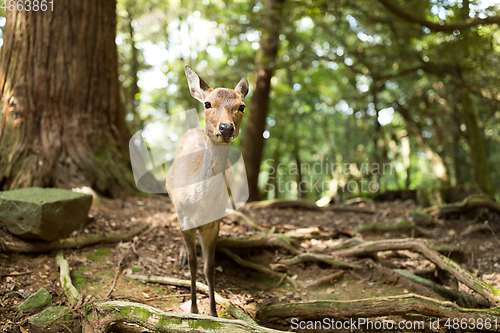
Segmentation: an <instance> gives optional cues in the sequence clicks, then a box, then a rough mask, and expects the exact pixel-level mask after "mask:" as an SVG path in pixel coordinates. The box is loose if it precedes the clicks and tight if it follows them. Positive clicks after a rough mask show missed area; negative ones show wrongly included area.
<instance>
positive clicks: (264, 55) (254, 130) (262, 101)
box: [243, 0, 285, 201]
mask: <svg viewBox="0 0 500 333" xmlns="http://www.w3.org/2000/svg"><path fill="white" fill-rule="evenodd" d="M284 2H285V0H266V3H265V9H266V14H265V17H264V22H263V26H262V29H261V31H262V39H261V48H260V50H259V54H258V56H257V72H256V73H255V76H254V79H253V82H254V86H253V95H252V100H251V102H250V112H249V113H248V118H247V128H246V131H245V138H244V140H243V159H244V161H245V166H246V172H247V176H248V189H249V194H250V197H249V201H256V200H259V198H260V195H259V187H258V181H259V171H260V163H261V161H262V152H263V150H264V137H263V136H262V134H263V133H264V130H265V128H266V117H267V113H268V109H269V93H270V92H271V78H272V77H273V75H274V68H275V60H276V55H277V54H278V44H279V31H280V24H279V23H280V20H282V13H283V4H284Z"/></svg>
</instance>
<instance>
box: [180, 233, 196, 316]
mask: <svg viewBox="0 0 500 333" xmlns="http://www.w3.org/2000/svg"><path fill="white" fill-rule="evenodd" d="M182 238H183V239H184V244H185V246H186V252H187V255H188V263H189V271H190V272H191V313H198V305H197V304H196V275H197V271H198V258H197V257H196V229H189V230H186V231H183V232H182Z"/></svg>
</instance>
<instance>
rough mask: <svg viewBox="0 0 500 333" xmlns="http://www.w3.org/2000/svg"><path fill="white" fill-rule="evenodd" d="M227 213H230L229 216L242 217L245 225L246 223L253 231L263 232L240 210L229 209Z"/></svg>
mask: <svg viewBox="0 0 500 333" xmlns="http://www.w3.org/2000/svg"><path fill="white" fill-rule="evenodd" d="M226 211H227V212H228V213H229V215H234V216H238V217H241V219H242V220H243V223H245V224H246V225H248V226H249V227H251V228H252V229H253V230H257V231H259V230H262V228H261V227H259V226H258V225H257V224H256V223H255V222H254V221H252V220H251V219H250V218H249V217H248V216H246V215H245V214H243V213H242V212H240V211H239V210H232V209H227V210H226Z"/></svg>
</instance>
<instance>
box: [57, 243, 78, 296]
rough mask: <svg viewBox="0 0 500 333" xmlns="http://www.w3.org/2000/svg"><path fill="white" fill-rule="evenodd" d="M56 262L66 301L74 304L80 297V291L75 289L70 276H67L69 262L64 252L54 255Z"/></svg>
mask: <svg viewBox="0 0 500 333" xmlns="http://www.w3.org/2000/svg"><path fill="white" fill-rule="evenodd" d="M56 263H57V266H59V269H60V274H59V276H60V279H61V287H62V288H63V290H64V293H65V294H66V296H67V297H68V301H69V303H70V304H71V305H73V304H76V302H78V300H79V299H80V293H79V292H78V290H76V288H75V286H74V285H73V283H72V282H71V277H70V276H69V264H68V261H67V260H66V259H64V253H62V252H59V253H58V254H57V256H56Z"/></svg>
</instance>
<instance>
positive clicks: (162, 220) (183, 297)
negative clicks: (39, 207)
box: [0, 196, 500, 333]
mask: <svg viewBox="0 0 500 333" xmlns="http://www.w3.org/2000/svg"><path fill="white" fill-rule="evenodd" d="M353 207H359V208H366V209H370V210H375V211H376V213H375V214H366V213H361V212H334V211H321V212H318V211H309V210H304V209H295V208H286V209H274V208H249V207H246V208H244V209H242V210H241V211H242V212H243V213H245V214H246V215H247V216H248V217H250V218H251V219H252V220H253V221H254V222H256V223H258V224H260V225H261V226H262V227H263V230H264V231H265V232H269V231H270V230H271V228H272V227H274V228H275V232H284V231H289V230H294V229H297V228H307V227H319V228H320V229H321V231H322V232H324V234H327V235H329V236H328V237H323V238H321V239H314V238H313V239H308V240H303V241H302V243H301V244H300V249H302V250H307V251H309V252H314V253H323V254H329V253H331V252H332V248H333V247H335V245H336V244H338V243H339V242H340V241H342V240H346V239H348V238H351V237H353V236H354V229H355V228H356V227H358V226H360V225H364V224H366V223H371V222H384V223H397V222H401V221H411V220H412V217H411V215H412V213H413V211H414V210H415V209H416V208H417V206H416V205H415V203H414V202H413V201H405V202H403V201H396V202H382V203H373V202H368V203H366V202H362V203H359V204H355V205H353ZM90 214H91V217H92V219H91V221H90V223H89V224H87V225H85V226H84V227H82V228H81V229H80V230H78V231H75V232H74V233H73V234H72V236H77V235H84V234H94V233H100V232H106V233H124V232H127V231H129V230H131V229H132V228H133V227H134V226H137V225H140V224H142V223H148V224H150V225H151V226H152V229H150V231H147V232H145V233H144V234H142V235H141V236H139V237H136V238H135V239H134V240H133V241H131V242H125V243H119V244H111V245H110V244H101V245H96V246H91V247H85V248H81V249H72V250H65V251H64V253H65V257H66V258H67V259H68V261H69V264H70V268H71V277H72V280H73V283H74V284H75V286H76V288H77V289H78V290H79V291H80V292H82V293H84V294H85V295H93V296H95V297H97V298H105V297H106V295H107V294H108V292H109V289H110V288H111V286H112V282H113V278H114V276H115V274H116V272H117V266H118V263H119V262H120V269H119V273H120V274H119V275H118V279H117V281H116V286H115V288H114V290H113V293H112V296H111V298H112V299H129V300H131V301H135V302H143V303H146V304H148V305H151V306H154V307H156V308H158V309H161V310H163V311H167V312H188V309H189V295H188V294H189V288H184V287H173V286H166V285H159V284H144V283H141V282H138V281H135V280H131V279H129V278H127V277H125V274H126V273H137V274H145V275H148V274H149V275H160V276H168V277H176V278H180V279H189V268H188V267H187V266H185V267H179V266H177V264H176V261H177V259H178V253H179V250H180V247H181V243H182V240H181V235H180V229H179V226H178V224H177V222H176V221H173V222H170V221H171V220H172V219H171V218H172V216H173V214H174V210H173V207H172V204H171V203H170V201H169V199H168V198H167V197H165V196H152V197H141V198H139V197H138V198H129V199H126V200H106V199H101V198H99V199H95V200H94V204H93V206H92V208H91V212H90ZM485 221H487V222H488V225H489V226H490V227H489V228H488V229H487V230H483V231H480V232H476V233H463V232H464V231H465V230H466V229H467V227H469V226H471V225H474V224H478V223H485ZM438 222H439V223H438V224H437V225H436V226H434V227H426V228H424V229H425V230H426V231H427V232H428V234H427V235H426V236H425V237H424V238H427V239H428V240H429V242H430V243H431V244H432V245H434V246H438V245H450V244H452V245H455V246H456V249H457V250H459V251H458V252H457V253H459V254H461V255H460V256H459V257H456V258H453V259H456V260H457V261H459V263H460V264H461V265H462V266H463V267H465V268H466V269H467V270H469V271H470V272H472V273H473V274H474V275H476V276H478V277H480V278H482V279H483V280H484V281H486V282H487V283H489V284H491V285H493V286H495V287H496V288H500V242H499V241H498V238H500V218H499V216H498V215H495V214H493V213H489V212H486V213H484V212H482V213H481V214H472V215H471V216H462V215H460V216H456V218H450V219H447V220H441V221H438ZM257 234H258V232H257V231H252V230H250V228H249V227H248V226H247V225H246V224H244V223H242V222H241V220H240V218H238V217H233V216H230V217H226V218H224V219H223V223H222V224H221V232H220V237H229V236H231V237H248V236H251V235H257ZM411 236H413V234H412V231H411V230H407V231H396V232H382V233H380V232H379V233H376V232H374V233H371V234H363V236H362V237H363V239H364V240H377V239H387V238H396V239H397V238H407V237H411ZM10 237H11V236H10V235H9V234H8V232H7V231H6V229H5V227H4V226H3V225H1V224H0V243H1V240H5V239H9V238H10ZM0 246H1V244H0ZM2 251H3V249H2V248H1V247H0V265H1V266H0V332H12V333H14V332H16V333H17V332H22V333H24V332H26V331H27V332H37V330H36V329H34V327H31V326H30V324H29V323H28V322H27V318H28V317H29V316H30V315H32V314H34V313H36V312H38V311H40V310H32V311H28V312H26V313H22V312H18V311H17V306H18V305H19V304H20V303H21V302H22V301H23V300H24V299H26V297H27V296H29V295H30V294H32V293H33V292H35V291H37V290H38V289H39V288H40V287H45V288H46V289H47V290H49V291H50V292H51V294H52V296H53V303H52V304H56V303H58V302H63V300H64V297H65V295H64V294H63V292H62V289H61V286H60V283H59V273H58V268H57V265H56V261H55V256H56V252H51V253H44V254H32V255H30V254H16V253H6V252H2ZM234 252H235V253H237V254H238V255H239V256H241V257H242V258H243V259H246V260H250V261H253V262H256V263H259V264H262V265H268V264H269V263H274V262H276V261H278V260H279V259H285V258H291V257H293V255H292V254H290V253H288V252H287V251H285V250H283V249H276V248H252V249H244V250H238V251H236V250H234ZM454 253H455V252H454ZM200 254H201V253H200ZM381 258H383V259H385V260H389V261H391V263H392V264H393V266H394V267H395V268H400V269H405V270H407V271H410V272H420V273H421V274H425V272H428V273H427V276H425V275H424V277H426V278H428V279H431V280H433V281H436V282H438V283H440V284H443V285H445V286H448V287H449V288H451V289H459V290H460V291H463V292H467V293H472V292H471V291H470V290H468V288H466V287H465V286H463V285H461V284H460V283H458V282H456V280H454V279H452V278H450V277H449V276H447V275H446V274H436V270H433V269H428V268H429V267H430V266H432V265H431V264H430V262H428V261H427V260H425V259H424V258H423V257H421V256H419V255H416V254H414V253H411V252H409V251H399V252H398V253H397V254H395V253H383V254H381ZM351 261H352V262H356V263H358V264H361V265H363V267H364V268H363V270H362V271H359V270H357V271H354V270H346V272H345V274H344V275H343V277H342V278H341V279H340V280H337V281H334V282H333V283H331V284H329V285H325V286H321V287H317V288H300V287H299V288H298V289H297V290H294V289H293V288H292V287H291V286H290V285H287V284H286V283H284V284H283V283H282V284H280V285H279V286H276V285H277V283H278V280H273V279H271V278H268V277H266V276H265V275H263V274H262V273H259V272H255V271H252V270H251V269H248V268H243V267H240V266H238V265H237V264H235V263H234V262H233V261H232V260H231V259H230V258H229V257H228V256H226V255H225V254H223V253H217V254H216V266H217V270H216V279H215V283H216V291H217V292H219V293H220V294H221V295H222V296H224V297H226V298H227V299H229V300H231V302H233V304H235V305H236V306H238V307H240V308H242V309H244V310H245V311H246V312H247V313H249V314H250V315H251V316H252V315H253V314H255V311H256V309H258V308H259V307H262V306H265V305H269V304H279V303H289V302H301V301H311V300H352V299H360V298H369V297H376V296H390V295H402V294H407V293H417V294H420V295H424V296H430V297H434V298H436V299H440V300H442V299H443V298H442V297H441V296H440V295H438V294H436V293H435V292H434V291H433V290H432V289H430V288H427V287H424V286H422V285H419V284H417V283H408V280H403V279H399V278H397V277H394V276H380V273H379V272H380V270H377V269H374V265H375V264H376V263H375V262H374V261H373V260H372V259H369V258H365V259H352V260H351ZM200 262H201V258H200ZM290 270H291V272H292V273H293V275H296V276H297V278H296V279H297V281H300V282H301V283H302V282H307V281H312V280H315V279H317V278H318V277H321V276H326V275H327V274H330V273H334V272H335V271H336V270H337V269H334V268H331V267H329V266H328V265H326V264H321V263H319V264H318V263H301V264H296V265H292V266H290ZM198 281H201V282H205V279H204V276H203V266H202V265H201V264H200V265H199V272H198ZM198 302H199V309H200V312H201V313H203V314H207V312H208V298H207V297H206V296H205V295H204V294H200V293H198ZM471 306H474V304H471ZM217 310H218V313H219V316H220V317H227V318H230V316H229V315H228V314H227V313H225V312H224V309H223V308H221V307H218V309H217ZM259 324H261V325H263V326H267V327H272V328H277V329H283V330H290V323H289V322H259ZM64 330H65V329H64V328H63V327H59V328H57V329H56V330H52V331H61V332H63V331H64ZM38 331H40V330H38ZM299 331H300V330H299ZM310 331H311V332H313V331H312V330H310ZM304 332H305V331H304Z"/></svg>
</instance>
